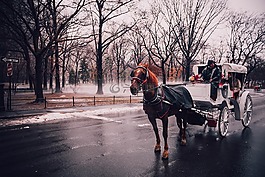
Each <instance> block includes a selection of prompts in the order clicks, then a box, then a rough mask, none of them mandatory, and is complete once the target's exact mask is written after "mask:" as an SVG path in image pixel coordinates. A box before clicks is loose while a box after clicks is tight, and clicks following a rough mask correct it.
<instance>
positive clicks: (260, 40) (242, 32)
mask: <svg viewBox="0 0 265 177" xmlns="http://www.w3.org/2000/svg"><path fill="white" fill-rule="evenodd" d="M264 19H265V14H263V15H260V16H254V15H248V14H247V13H232V14H231V16H230V20H229V27H230V36H229V42H228V46H229V51H230V62H231V63H237V64H242V65H245V66H251V67H250V68H249V69H250V70H249V72H251V70H252V69H254V68H255V66H256V65H257V64H258V63H259V62H258V60H257V59H258V58H259V57H258V55H259V54H260V53H261V52H262V51H263V50H264V47H265V43H264V40H265V28H264V26H265V23H264Z"/></svg>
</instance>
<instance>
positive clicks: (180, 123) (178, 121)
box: [175, 114, 182, 141]
mask: <svg viewBox="0 0 265 177" xmlns="http://www.w3.org/2000/svg"><path fill="white" fill-rule="evenodd" d="M175 116H176V120H177V125H178V127H179V135H178V141H181V134H182V120H181V118H180V115H177V114H176V115H175Z"/></svg>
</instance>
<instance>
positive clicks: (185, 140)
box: [180, 111, 187, 146]
mask: <svg viewBox="0 0 265 177" xmlns="http://www.w3.org/2000/svg"><path fill="white" fill-rule="evenodd" d="M186 116H187V114H186V111H184V112H182V124H183V129H182V132H181V143H180V144H181V145H182V146H186V144H187V139H186V128H187V117H186Z"/></svg>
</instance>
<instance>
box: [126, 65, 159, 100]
mask: <svg viewBox="0 0 265 177" xmlns="http://www.w3.org/2000/svg"><path fill="white" fill-rule="evenodd" d="M138 68H141V69H143V70H145V78H144V79H141V78H139V77H135V76H134V71H135V70H136V69H138ZM130 76H131V81H132V82H133V81H134V80H135V81H137V82H138V83H139V87H138V91H139V90H140V89H142V91H143V93H146V92H149V91H152V90H154V96H153V98H151V99H145V97H144V100H143V101H144V104H150V105H152V104H154V105H155V104H158V103H160V102H161V101H162V100H163V98H162V97H161V95H159V94H158V88H159V87H161V86H155V87H152V88H144V87H143V85H144V84H146V83H147V81H148V78H149V71H148V69H147V68H145V67H143V66H137V67H136V68H135V69H134V70H133V71H132V72H131V75H130Z"/></svg>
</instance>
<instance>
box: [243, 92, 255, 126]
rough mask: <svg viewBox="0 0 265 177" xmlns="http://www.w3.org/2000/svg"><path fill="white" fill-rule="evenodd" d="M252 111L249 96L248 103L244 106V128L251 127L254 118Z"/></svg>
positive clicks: (248, 97)
mask: <svg viewBox="0 0 265 177" xmlns="http://www.w3.org/2000/svg"><path fill="white" fill-rule="evenodd" d="M252 111H253V104H252V99H251V97H250V95H248V96H247V98H246V103H245V106H244V113H243V117H242V120H241V122H242V124H243V126H244V127H247V126H248V125H249V123H250V121H251V118H252Z"/></svg>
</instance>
